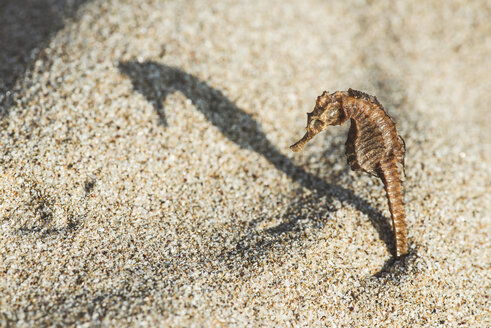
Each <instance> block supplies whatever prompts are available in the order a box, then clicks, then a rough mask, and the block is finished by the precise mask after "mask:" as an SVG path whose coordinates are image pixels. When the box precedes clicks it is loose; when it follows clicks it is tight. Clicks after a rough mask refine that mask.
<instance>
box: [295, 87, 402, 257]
mask: <svg viewBox="0 0 491 328" xmlns="http://www.w3.org/2000/svg"><path fill="white" fill-rule="evenodd" d="M308 116H309V122H308V124H307V133H306V135H305V136H304V137H303V138H302V139H301V140H300V141H299V142H297V143H296V144H295V145H293V146H292V147H291V148H292V150H294V151H298V150H300V149H301V148H302V147H303V146H304V145H305V144H306V142H307V141H308V140H310V139H312V138H313V137H314V136H315V135H316V134H317V133H319V132H320V131H322V130H324V129H326V128H327V126H329V125H338V124H342V123H343V122H345V121H346V120H347V119H350V121H351V126H350V129H349V132H348V140H347V141H346V155H347V158H348V164H349V165H350V167H351V169H352V170H362V171H365V172H367V173H370V174H372V175H375V176H378V177H379V178H380V179H381V180H382V181H383V183H384V186H385V190H386V193H387V199H388V203H389V209H390V212H391V216H392V223H393V229H394V235H395V244H396V255H397V256H398V257H399V256H402V255H404V254H407V241H406V222H405V218H406V215H405V213H404V204H403V201H402V192H401V189H402V183H401V179H400V177H399V172H398V168H402V169H404V154H405V145H404V141H403V140H402V138H401V137H400V136H398V135H397V131H396V128H395V124H394V122H393V121H392V120H391V118H390V117H389V116H388V115H387V113H386V112H385V110H384V108H383V106H382V105H381V104H380V103H379V102H378V101H377V98H376V97H373V96H370V95H368V94H366V93H363V92H360V91H356V90H352V89H349V90H348V91H347V92H346V91H338V92H335V93H333V94H328V93H327V92H324V93H323V94H322V95H321V96H319V97H318V98H317V103H316V107H315V109H314V111H313V112H312V113H309V114H308Z"/></svg>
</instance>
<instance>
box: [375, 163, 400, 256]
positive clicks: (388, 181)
mask: <svg viewBox="0 0 491 328" xmlns="http://www.w3.org/2000/svg"><path fill="white" fill-rule="evenodd" d="M380 178H381V179H382V181H383V182H384V186H385V191H386V192H387V199H388V201H389V209H390V214H391V215H392V226H393V228H394V236H395V242H396V256H397V257H400V256H402V255H405V254H407V240H406V214H405V213H404V203H403V201H402V192H401V185H402V184H401V179H400V178H399V173H398V172H397V165H396V161H395V158H394V159H392V160H388V161H384V162H383V163H381V164H380Z"/></svg>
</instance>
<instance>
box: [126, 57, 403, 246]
mask: <svg viewBox="0 0 491 328" xmlns="http://www.w3.org/2000/svg"><path fill="white" fill-rule="evenodd" d="M119 69H120V71H121V72H122V73H124V74H125V75H127V76H128V77H129V78H130V79H131V81H132V84H133V88H134V90H136V91H138V92H140V93H141V94H142V95H143V96H144V97H145V98H146V99H147V100H148V101H149V102H150V103H151V104H152V105H153V106H154V108H155V111H156V112H157V113H158V115H159V122H160V124H161V125H163V126H165V125H166V124H167V120H166V118H165V109H164V107H163V103H164V101H165V99H166V97H167V96H168V95H169V94H171V93H173V92H177V91H179V92H181V93H182V94H184V95H185V96H186V97H187V98H188V99H190V100H191V101H192V103H193V104H194V106H195V107H196V108H197V109H198V110H199V111H201V112H202V113H203V115H204V116H205V117H206V119H207V120H208V121H210V123H212V124H213V125H215V126H216V127H217V128H218V129H219V130H220V131H221V132H222V133H223V134H224V135H225V136H226V137H227V138H228V139H230V140H231V141H233V142H234V143H236V144H237V145H238V146H240V147H241V148H245V149H250V150H253V151H254V152H256V153H258V154H260V155H262V156H264V157H265V158H266V159H267V160H268V161H269V162H270V163H271V164H272V165H274V167H275V168H277V169H278V170H281V171H283V172H284V173H285V174H287V175H288V176H289V177H290V178H291V179H292V180H295V181H298V182H299V183H300V184H301V185H302V186H303V187H305V188H307V189H309V190H311V191H312V192H313V193H314V194H315V195H317V196H315V197H318V196H320V195H322V196H326V197H329V198H333V197H334V198H336V199H338V200H339V201H341V202H345V203H348V204H350V205H351V206H353V207H355V208H356V209H357V210H358V211H360V212H363V213H365V214H366V215H367V216H368V217H369V218H370V220H371V222H372V224H373V226H374V227H375V228H376V229H377V231H378V234H379V236H380V238H381V239H382V240H383V241H384V242H385V243H386V245H387V247H388V249H389V250H390V251H391V252H392V253H394V245H393V241H392V239H393V237H392V228H391V226H390V224H389V223H388V222H389V219H388V218H386V217H384V216H383V215H381V214H380V213H379V212H378V211H377V210H376V209H375V208H373V207H372V206H371V205H370V204H369V203H368V202H367V201H365V200H364V199H362V198H360V197H358V196H357V195H356V194H355V193H354V192H353V191H351V190H349V189H346V188H343V187H341V186H339V185H336V184H333V183H328V182H326V181H325V180H324V179H321V178H319V177H317V176H315V175H313V174H312V173H309V172H307V171H305V170H304V169H303V168H302V167H300V166H298V165H296V164H294V163H293V162H292V161H291V160H290V159H289V158H288V157H286V156H285V155H283V154H282V153H281V152H279V151H278V150H277V149H276V147H275V146H274V145H273V144H272V143H271V142H270V141H269V140H268V138H267V136H266V135H265V133H264V132H263V130H262V128H261V125H260V124H259V123H258V122H257V121H256V120H254V119H253V118H252V117H251V116H250V115H249V114H247V113H246V112H244V111H243V110H242V109H240V108H238V107H237V106H236V105H235V104H234V103H233V102H232V101H230V100H229V99H228V98H227V97H226V96H225V95H223V93H222V92H221V91H219V90H217V89H215V88H212V87H211V86H209V85H208V84H207V83H206V82H204V81H201V80H200V79H198V78H196V77H195V76H193V75H190V74H188V73H186V72H183V71H182V70H180V69H179V68H176V67H171V66H167V65H163V64H159V63H155V62H143V63H140V62H133V61H130V62H121V63H120V64H119ZM305 201H308V202H311V200H305V199H304V198H302V197H299V199H297V200H294V201H293V202H292V204H291V206H290V209H289V210H288V211H287V213H285V214H284V215H282V217H286V218H287V220H288V221H287V222H284V223H282V224H280V225H279V226H277V227H275V228H272V229H269V231H268V232H269V233H270V234H278V235H280V234H283V233H286V232H291V231H293V230H295V229H296V227H298V222H299V221H300V220H304V219H305V218H306V215H307V214H305V213H302V212H299V211H298V210H297V209H300V208H302V207H305V205H306V204H305V203H304V202H305ZM313 206H314V207H315V204H313ZM318 210H319V209H318ZM319 211H320V212H319V213H318V215H316V220H322V219H324V218H325V215H326V214H327V213H328V212H329V211H332V209H328V208H325V209H320V210H319ZM319 225H320V226H322V224H319ZM280 239H282V238H280ZM263 246H264V245H263Z"/></svg>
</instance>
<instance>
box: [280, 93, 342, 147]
mask: <svg viewBox="0 0 491 328" xmlns="http://www.w3.org/2000/svg"><path fill="white" fill-rule="evenodd" d="M346 119H347V117H346V114H345V112H344V110H343V108H342V106H341V103H340V102H338V100H337V97H335V96H334V95H330V94H329V92H327V91H324V93H322V95H320V96H319V97H317V101H316V103H315V107H314V110H313V111H312V112H310V113H307V128H306V129H307V132H306V133H305V135H304V136H303V138H302V139H300V140H299V141H298V142H296V143H295V144H294V145H291V146H290V149H291V150H293V151H299V150H302V148H303V147H304V146H305V144H306V143H307V142H308V141H309V140H311V139H312V138H313V137H315V136H316V135H317V134H318V133H319V132H321V131H323V130H325V129H327V127H328V126H330V125H339V124H342V123H343V122H344V121H346Z"/></svg>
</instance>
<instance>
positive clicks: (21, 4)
mask: <svg viewBox="0 0 491 328" xmlns="http://www.w3.org/2000/svg"><path fill="white" fill-rule="evenodd" d="M87 1H88V0H2V1H0V105H2V104H3V103H4V102H5V101H7V100H8V98H9V96H10V91H11V90H12V88H13V87H14V85H15V83H16V81H17V80H18V79H19V78H21V77H22V76H24V74H25V73H26V72H28V71H29V69H30V67H31V65H32V63H33V62H34V61H35V60H36V58H37V57H38V55H39V52H40V50H42V49H43V48H45V47H46V46H47V44H48V43H49V41H50V38H51V37H52V36H53V34H54V33H56V32H57V31H59V30H60V29H61V28H63V26H64V25H65V20H66V19H68V18H71V17H74V15H75V14H76V12H77V9H78V8H79V7H80V6H81V5H82V4H84V3H85V2H87ZM4 114H6V113H5V112H3V113H2V112H1V111H0V116H1V115H4Z"/></svg>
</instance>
